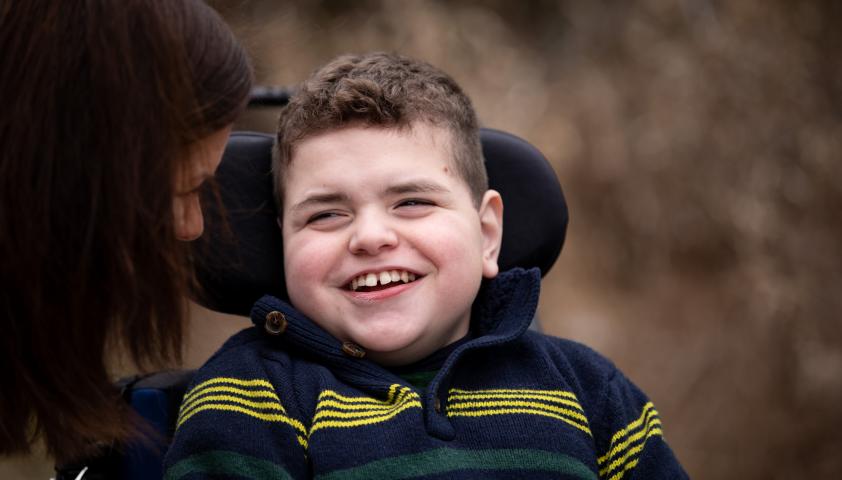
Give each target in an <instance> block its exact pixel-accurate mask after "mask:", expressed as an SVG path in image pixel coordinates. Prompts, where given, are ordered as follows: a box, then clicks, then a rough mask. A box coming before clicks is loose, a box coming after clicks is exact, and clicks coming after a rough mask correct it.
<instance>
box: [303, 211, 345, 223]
mask: <svg viewBox="0 0 842 480" xmlns="http://www.w3.org/2000/svg"><path fill="white" fill-rule="evenodd" d="M340 217H342V214H341V213H339V212H319V213H317V214H315V215H311V216H310V217H309V218H308V219H307V223H308V224H312V223H317V224H318V223H326V222H330V221H331V220H336V219H338V218H340Z"/></svg>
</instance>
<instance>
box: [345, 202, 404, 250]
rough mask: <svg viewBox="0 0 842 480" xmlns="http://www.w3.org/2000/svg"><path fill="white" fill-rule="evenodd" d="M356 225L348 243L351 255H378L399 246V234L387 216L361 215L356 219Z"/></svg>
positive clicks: (377, 214) (368, 213) (378, 214)
mask: <svg viewBox="0 0 842 480" xmlns="http://www.w3.org/2000/svg"><path fill="white" fill-rule="evenodd" d="M354 224H355V225H354V230H353V233H352V235H351V239H350V241H349V243H348V249H349V250H350V251H351V253H354V254H367V255H376V254H378V253H380V252H381V251H382V250H385V249H390V248H394V247H395V246H397V244H398V235H397V232H396V231H395V230H394V228H393V225H391V222H390V220H389V218H388V216H387V215H385V214H381V213H373V212H366V213H361V214H358V215H357V217H356V218H355V219H354Z"/></svg>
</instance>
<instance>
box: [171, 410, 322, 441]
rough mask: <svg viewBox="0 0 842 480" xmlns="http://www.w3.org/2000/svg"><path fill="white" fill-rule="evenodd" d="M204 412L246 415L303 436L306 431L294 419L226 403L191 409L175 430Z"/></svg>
mask: <svg viewBox="0 0 842 480" xmlns="http://www.w3.org/2000/svg"><path fill="white" fill-rule="evenodd" d="M205 410H212V411H220V410H221V411H228V412H237V413H242V414H245V415H248V416H250V417H254V418H257V419H259V420H263V421H265V422H280V423H285V424H287V425H289V426H291V427H293V428H295V429H296V430H298V431H300V432H301V433H303V434H306V433H307V429H305V428H304V425H303V424H302V423H301V422H299V421H298V420H295V419H294V418H289V417H288V416H286V415H283V414H280V413H260V412H255V411H253V410H249V409H248V408H245V407H240V406H238V405H229V404H226V403H210V404H207V405H202V406H200V407H197V408H195V409H193V411H191V412H190V413H189V414H186V415H184V418H182V419H181V422H180V423H179V424H178V425H177V428H178V427H181V425H183V424H184V422H186V421H187V420H189V419H190V417H192V416H193V415H195V414H197V413H199V412H203V411H205Z"/></svg>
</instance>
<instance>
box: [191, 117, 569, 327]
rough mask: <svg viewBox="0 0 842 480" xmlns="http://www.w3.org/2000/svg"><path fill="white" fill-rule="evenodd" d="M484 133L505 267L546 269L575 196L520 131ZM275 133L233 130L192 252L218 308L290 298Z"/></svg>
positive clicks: (245, 308) (204, 298)
mask: <svg viewBox="0 0 842 480" xmlns="http://www.w3.org/2000/svg"><path fill="white" fill-rule="evenodd" d="M481 139H482V151H483V155H484V156H485V164H486V169H487V170H488V181H489V186H490V187H491V188H493V189H495V190H497V191H498V192H500V194H501V195H502V197H503V205H504V209H503V212H504V213H503V245H502V248H501V251H500V258H499V265H500V270H501V271H503V270H508V269H510V268H514V267H523V268H532V267H538V268H540V269H541V274H542V275H544V274H546V273H547V272H548V271H549V270H550V268H551V267H552V266H553V263H555V261H556V258H558V255H559V253H560V252H561V247H562V245H563V244H564V237H565V234H566V232H567V219H568V216H567V204H566V202H565V200H564V195H563V194H562V191H561V186H560V185H559V183H558V180H557V178H556V175H555V172H554V171H553V169H552V168H551V167H550V165H549V163H548V162H547V160H546V159H545V158H544V156H543V155H542V154H541V152H539V151H538V150H537V149H536V148H535V147H533V146H532V145H530V144H529V143H528V142H526V141H525V140H523V139H521V138H519V137H516V136H514V135H511V134H508V133H505V132H501V131H498V130H491V129H485V128H484V129H482V131H481ZM273 141H274V137H273V136H272V135H269V134H265V133H253V132H234V133H233V134H231V138H230V140H229V141H228V145H227V147H226V149H225V154H224V155H223V157H222V163H221V164H220V166H219V169H218V171H217V174H216V179H217V186H218V192H219V197H218V198H217V197H215V196H214V195H213V194H212V192H209V191H207V192H205V194H206V197H205V198H204V199H203V205H204V207H205V234H204V235H203V236H202V238H201V239H200V240H198V241H196V242H194V244H193V248H192V252H193V257H194V262H195V267H196V279H197V281H198V285H199V291H197V292H196V294H195V296H196V300H197V301H198V302H199V303H201V304H203V305H204V306H206V307H208V308H210V309H212V310H216V311H218V312H223V313H232V314H236V315H248V314H249V311H250V310H251V306H252V304H253V303H254V302H255V301H256V300H257V299H258V298H260V297H261V296H262V295H264V294H272V295H274V296H276V297H279V298H284V299H286V298H287V294H286V285H285V281H284V261H283V245H282V237H281V231H280V229H279V228H278V225H277V223H276V220H275V219H276V217H277V216H278V212H277V210H276V208H275V202H274V198H273V191H272V173H271V163H272V160H271V158H272V153H271V152H272V144H273ZM219 205H221V206H222V207H223V210H224V212H225V219H224V220H223V219H222V216H221V215H220V212H219V208H218V206H219Z"/></svg>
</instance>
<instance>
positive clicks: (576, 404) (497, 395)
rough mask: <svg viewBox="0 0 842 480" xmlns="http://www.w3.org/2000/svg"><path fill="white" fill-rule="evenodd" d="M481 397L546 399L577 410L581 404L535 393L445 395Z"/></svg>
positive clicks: (465, 398)
mask: <svg viewBox="0 0 842 480" xmlns="http://www.w3.org/2000/svg"><path fill="white" fill-rule="evenodd" d="M483 398H521V399H526V400H546V401H548V402H555V403H560V404H563V405H568V406H571V407H573V408H575V409H577V410H580V411H582V412H584V410H582V406H581V405H579V402H577V401H576V400H569V399H567V398H558V397H554V396H550V395H537V394H522V395H518V394H514V393H473V394H462V393H459V394H455V395H451V396H449V397H447V400H448V401H455V400H480V399H483Z"/></svg>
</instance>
